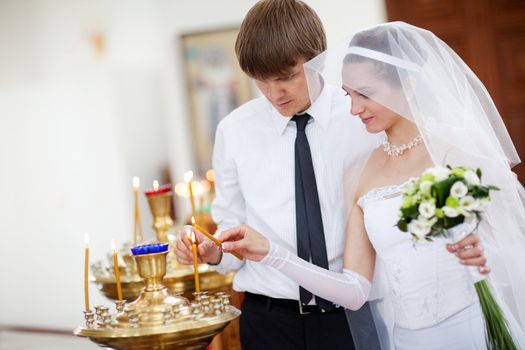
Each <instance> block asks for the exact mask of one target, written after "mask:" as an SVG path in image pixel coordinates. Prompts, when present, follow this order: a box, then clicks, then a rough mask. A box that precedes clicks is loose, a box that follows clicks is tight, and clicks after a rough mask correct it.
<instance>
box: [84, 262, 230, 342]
mask: <svg viewBox="0 0 525 350" xmlns="http://www.w3.org/2000/svg"><path fill="white" fill-rule="evenodd" d="M166 255H167V252H162V253H151V254H144V255H135V256H134V257H135V260H136V263H137V271H138V274H139V275H140V277H141V278H142V279H143V280H144V288H143V290H142V292H141V293H140V295H139V297H138V298H137V299H136V300H135V301H133V302H131V303H129V304H122V303H119V302H117V313H116V314H111V313H110V312H109V310H108V308H106V307H102V306H96V307H95V310H96V311H95V313H93V312H89V313H85V314H86V326H84V327H78V328H77V329H76V330H75V332H74V333H75V334H76V335H78V336H82V337H88V338H90V339H91V340H92V341H93V342H95V343H97V344H98V345H100V346H102V347H109V348H112V349H204V348H205V347H206V346H207V345H208V344H209V343H210V342H211V340H212V339H213V337H214V336H215V335H217V334H218V333H220V332H221V331H222V329H223V328H224V327H226V325H228V323H230V322H231V321H232V320H234V319H236V318H237V317H238V316H239V315H240V311H239V310H238V309H236V308H235V307H233V306H232V305H230V301H229V296H228V295H226V294H224V293H216V294H215V295H211V296H209V295H208V293H207V292H203V293H194V297H195V298H194V300H193V301H192V302H190V301H189V300H188V299H187V298H185V297H183V296H181V295H180V294H172V293H170V292H169V290H168V288H166V286H165V285H164V283H163V278H164V275H165V274H166ZM94 314H96V320H95V315H94Z"/></svg>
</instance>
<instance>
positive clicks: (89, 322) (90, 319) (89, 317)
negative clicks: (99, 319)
mask: <svg viewBox="0 0 525 350" xmlns="http://www.w3.org/2000/svg"><path fill="white" fill-rule="evenodd" d="M84 318H85V319H86V327H87V328H93V327H94V326H95V313H94V312H93V311H91V310H89V311H84Z"/></svg>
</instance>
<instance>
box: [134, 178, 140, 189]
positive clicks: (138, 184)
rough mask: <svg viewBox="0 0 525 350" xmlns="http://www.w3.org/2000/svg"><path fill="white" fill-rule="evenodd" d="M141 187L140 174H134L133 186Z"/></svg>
mask: <svg viewBox="0 0 525 350" xmlns="http://www.w3.org/2000/svg"><path fill="white" fill-rule="evenodd" d="M139 187H140V179H139V177H138V176H133V188H134V189H136V190H138V188H139Z"/></svg>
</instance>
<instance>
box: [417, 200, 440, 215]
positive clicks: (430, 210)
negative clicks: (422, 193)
mask: <svg viewBox="0 0 525 350" xmlns="http://www.w3.org/2000/svg"><path fill="white" fill-rule="evenodd" d="M435 213H436V205H435V204H434V203H431V202H423V203H421V204H420V205H419V214H421V215H423V217H425V218H427V219H430V218H431V217H433V216H434V214H435Z"/></svg>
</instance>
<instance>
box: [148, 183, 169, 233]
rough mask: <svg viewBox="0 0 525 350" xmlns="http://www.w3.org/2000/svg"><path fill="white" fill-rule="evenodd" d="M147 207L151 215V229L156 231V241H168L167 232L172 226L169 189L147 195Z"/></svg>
mask: <svg viewBox="0 0 525 350" xmlns="http://www.w3.org/2000/svg"><path fill="white" fill-rule="evenodd" d="M147 198H148V204H149V208H150V210H151V214H152V215H153V229H154V230H155V232H156V233H157V241H158V242H168V233H169V231H170V229H171V228H172V227H173V220H172V219H171V206H172V200H173V194H172V192H171V189H170V190H169V191H166V192H159V193H153V194H149V195H147Z"/></svg>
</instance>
